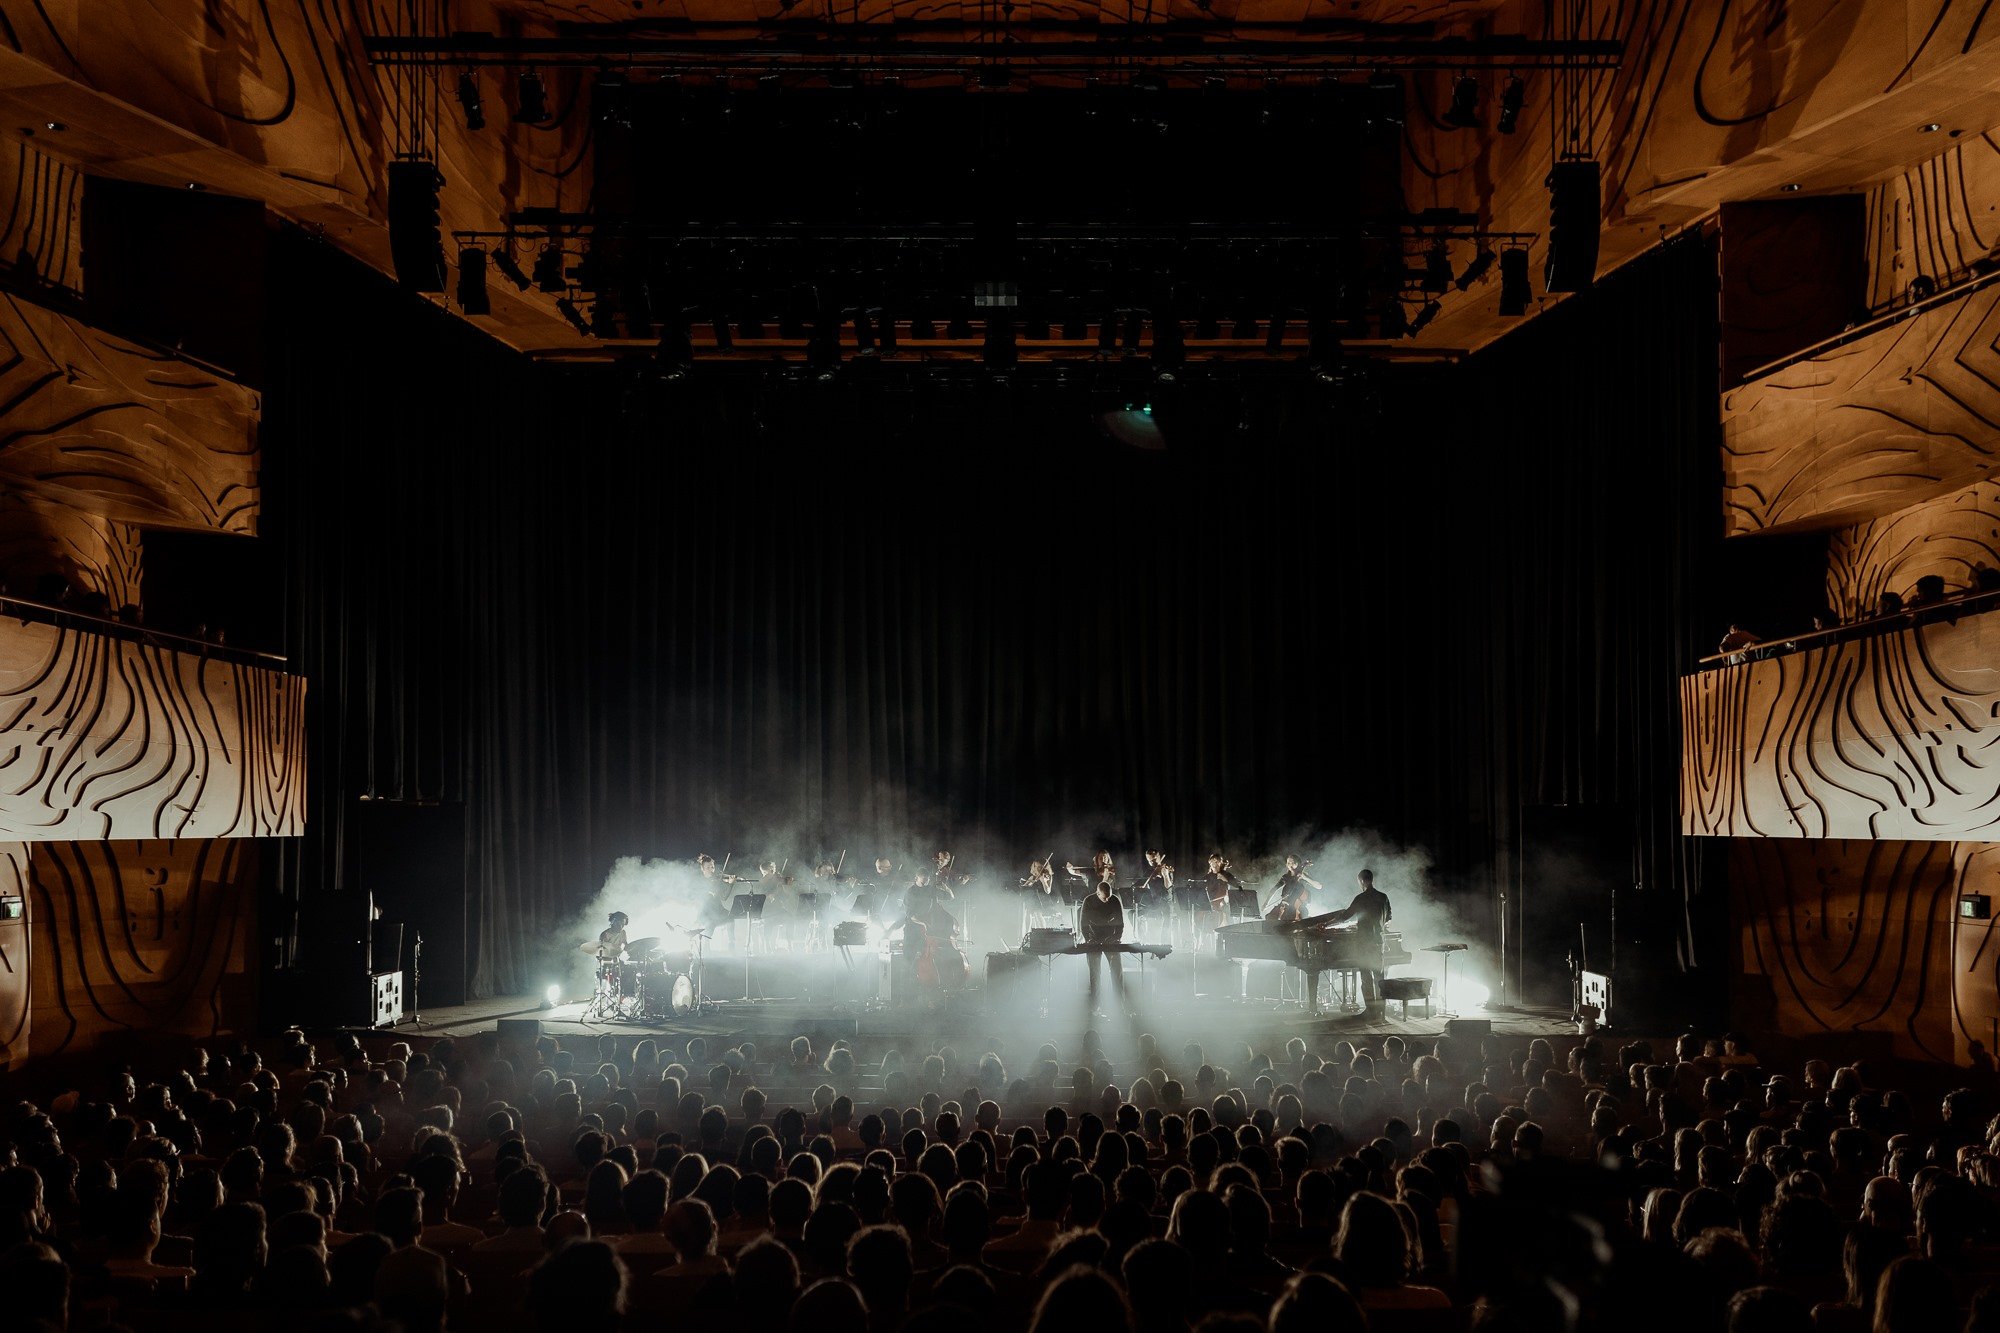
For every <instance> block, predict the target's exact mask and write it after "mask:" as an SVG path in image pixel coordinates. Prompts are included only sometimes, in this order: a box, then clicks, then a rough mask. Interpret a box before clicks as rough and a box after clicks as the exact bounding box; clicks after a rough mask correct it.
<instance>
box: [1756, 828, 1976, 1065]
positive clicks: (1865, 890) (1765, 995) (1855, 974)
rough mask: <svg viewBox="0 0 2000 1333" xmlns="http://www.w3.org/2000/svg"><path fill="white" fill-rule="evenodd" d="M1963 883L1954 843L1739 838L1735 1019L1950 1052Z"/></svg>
mask: <svg viewBox="0 0 2000 1333" xmlns="http://www.w3.org/2000/svg"><path fill="white" fill-rule="evenodd" d="M1957 883H1958V875H1957V870H1956V866H1955V862H1954V848H1953V847H1952V846H1951V845H1950V844H1948V843H1939V842H1904V841H1889V840H1884V841H1853V840H1833V841H1820V840H1806V839H1789V840H1783V841H1780V840H1775V839H1756V838H1744V839H1740V840H1738V841H1736V842H1734V843H1732V844H1731V846H1730V849H1729V894H1730V913H1731V922H1730V924H1731V928H1732V935H1733V937H1734V948H1735V953H1736V957H1735V959H1734V961H1735V964H1736V966H1735V967H1734V969H1733V975H1732V977H1731V988H1732V994H1731V996H1730V1009H1731V1013H1732V1015H1733V1018H1734V1021H1735V1022H1736V1023H1738V1024H1739V1025H1741V1026H1744V1027H1750V1028H1766V1027H1768V1028H1770V1029H1773V1030H1775V1031H1778V1032H1781V1033H1784V1034H1786V1035H1787V1036H1793V1037H1812V1036H1815V1035H1821V1034H1840V1035H1842V1036H1845V1037H1848V1038H1850V1039H1854V1040H1855V1042H1856V1047H1857V1053H1858V1051H1859V1050H1860V1049H1866V1047H1865V1046H1864V1045H1863V1043H1864V1042H1866V1041H1867V1040H1868V1039H1869V1038H1872V1039H1873V1041H1874V1042H1875V1043H1877V1045H1876V1046H1875V1049H1876V1051H1877V1053H1881V1054H1893V1055H1897V1056H1901V1057H1905V1058H1909V1059H1926V1060H1945V1061H1950V1060H1952V1059H1953V1056H1954V1052H1955V1050H1956V1039H1955V1035H1954V1031H1953V982H1954V973H1955V965H1954V958H1953V947H1954V941H1953V919H1954V911H1955V907H1956V902H1957V892H1956V889H1957Z"/></svg>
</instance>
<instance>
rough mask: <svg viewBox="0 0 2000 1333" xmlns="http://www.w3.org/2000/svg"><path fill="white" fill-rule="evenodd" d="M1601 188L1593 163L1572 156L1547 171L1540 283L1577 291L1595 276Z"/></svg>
mask: <svg viewBox="0 0 2000 1333" xmlns="http://www.w3.org/2000/svg"><path fill="white" fill-rule="evenodd" d="M1602 217H1603V187H1602V184H1601V181H1600V177H1599V172H1598V166H1597V163H1595V162H1592V161H1588V160H1583V159H1574V160H1571V161H1566V162H1558V163H1556V164H1555V166H1554V167H1553V168H1551V169H1550V171H1549V244H1548V264H1547V268H1546V271H1545V272H1544V274H1543V281H1542V286H1543V288H1544V289H1545V290H1547V291H1551V292H1580V291H1582V290H1583V289H1584V288H1586V287H1588V286H1590V283H1591V280H1592V279H1593V278H1595V277H1596V276H1597V227H1598V222H1599V220H1600V219H1601V218H1602Z"/></svg>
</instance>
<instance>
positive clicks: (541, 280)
mask: <svg viewBox="0 0 2000 1333" xmlns="http://www.w3.org/2000/svg"><path fill="white" fill-rule="evenodd" d="M563 261H564V256H563V249H562V247H561V246H560V245H545V246H543V247H542V248H541V250H540V251H539V252H538V253H537V254H536V255H535V286H537V287H539V288H541V290H543V291H545V292H550V293H559V292H562V291H564V290H566V289H567V288H568V286H569V281H568V277H567V275H566V274H564V272H563Z"/></svg>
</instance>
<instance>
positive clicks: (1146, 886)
mask: <svg viewBox="0 0 2000 1333" xmlns="http://www.w3.org/2000/svg"><path fill="white" fill-rule="evenodd" d="M1173 900H1174V868H1173V867H1172V866H1170V865H1168V864H1167V854H1166V853H1165V852H1163V851H1159V850H1157V849H1151V848H1149V849H1148V850H1147V852H1146V877H1145V878H1144V879H1142V880H1140V881H1139V888H1138V901H1137V902H1135V903H1133V904H1132V909H1133V911H1135V912H1137V913H1139V914H1141V915H1143V916H1146V917H1149V918H1154V919H1155V920H1164V919H1165V918H1166V915H1167V912H1168V910H1169V909H1170V908H1171V907H1172V905H1173Z"/></svg>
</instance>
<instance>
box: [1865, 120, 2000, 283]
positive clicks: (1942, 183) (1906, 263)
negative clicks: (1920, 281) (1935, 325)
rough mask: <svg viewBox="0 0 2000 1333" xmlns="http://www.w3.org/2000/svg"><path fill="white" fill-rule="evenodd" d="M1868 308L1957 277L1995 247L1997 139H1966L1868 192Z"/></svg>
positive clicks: (1999, 239) (1999, 181) (1999, 171)
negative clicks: (1914, 287) (1927, 282)
mask: <svg viewBox="0 0 2000 1333" xmlns="http://www.w3.org/2000/svg"><path fill="white" fill-rule="evenodd" d="M1867 207H1868V305H1869V308H1870V309H1872V310H1880V309H1883V308H1885V307H1888V306H1891V305H1895V304H1899V303H1901V302H1903V301H1905V300H1906V299H1907V298H1908V296H1909V293H1910V284H1911V283H1912V282H1913V281H1915V280H1916V279H1917V278H1919V277H1927V278H1929V279H1931V280H1932V281H1933V282H1934V283H1935V282H1941V281H1944V280H1947V279H1949V278H1950V277H1952V276H1953V275H1954V274H1962V273H1964V272H1966V271H1967V270H1968V269H1970V268H1971V267H1972V266H1973V265H1974V264H1977V263H1979V262H1981V261H1982V260H1985V259H1986V258H1988V257H1989V256H1990V255H1991V254H1992V253H1993V251H1994V249H1995V247H2000V215H1996V212H1995V210H1996V208H2000V138H1996V136H1995V135H1994V133H1993V132H1992V131H1990V130H1989V131H1986V132H1984V133H1964V134H1960V135H1959V136H1958V137H1957V138H1956V139H1953V140H1951V141H1950V147H1948V148H1947V149H1946V150H1945V151H1944V152H1942V153H1940V154H1938V155H1937V156H1935V157H1931V158H1927V159H1926V160H1924V161H1922V162H1919V163H1917V164H1916V165H1915V166H1913V167H1911V168H1909V169H1908V170H1907V171H1901V172H1898V173H1897V174H1896V175H1895V176H1893V177H1891V178H1890V179H1888V180H1886V181H1883V182H1882V183H1881V184H1879V185H1876V186H1875V187H1874V188H1872V189H1870V190H1869V191H1868V194H1867Z"/></svg>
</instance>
